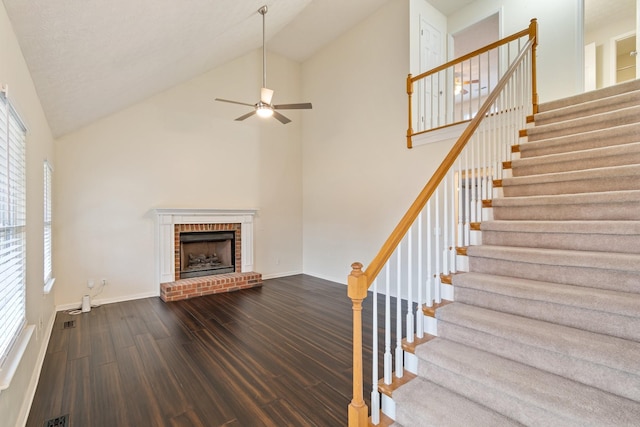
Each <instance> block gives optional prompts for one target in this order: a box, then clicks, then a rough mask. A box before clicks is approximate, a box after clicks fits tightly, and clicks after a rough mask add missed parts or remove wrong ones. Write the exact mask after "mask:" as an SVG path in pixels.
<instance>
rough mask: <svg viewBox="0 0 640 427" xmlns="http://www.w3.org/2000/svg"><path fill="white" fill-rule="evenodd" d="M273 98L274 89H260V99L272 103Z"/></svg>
mask: <svg viewBox="0 0 640 427" xmlns="http://www.w3.org/2000/svg"><path fill="white" fill-rule="evenodd" d="M271 98H273V91H272V90H271V89H267V88H266V87H263V88H261V89H260V101H262V102H264V103H265V104H271Z"/></svg>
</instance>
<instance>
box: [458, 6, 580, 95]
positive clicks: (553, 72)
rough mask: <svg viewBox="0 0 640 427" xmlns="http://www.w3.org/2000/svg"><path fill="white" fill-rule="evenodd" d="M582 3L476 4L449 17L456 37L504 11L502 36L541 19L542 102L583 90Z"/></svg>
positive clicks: (539, 54)
mask: <svg viewBox="0 0 640 427" xmlns="http://www.w3.org/2000/svg"><path fill="white" fill-rule="evenodd" d="M581 4H582V1H581V0H562V1H558V0H536V1H531V0H509V1H505V0H476V1H475V2H473V3H471V4H469V5H468V6H467V7H465V8H463V9H461V10H459V11H458V12H454V13H453V14H451V15H449V17H448V22H447V24H448V31H449V32H450V33H456V32H458V31H460V30H461V29H463V28H465V27H468V26H469V25H471V24H473V23H475V22H478V20H480V19H483V18H485V17H487V16H489V15H491V14H493V13H495V12H496V11H497V10H499V9H500V8H502V11H503V16H502V25H503V27H502V28H503V32H504V33H503V36H508V35H510V34H513V33H516V32H518V31H520V30H523V29H525V28H527V27H528V26H529V21H530V20H531V19H532V18H537V19H538V30H539V44H538V63H537V65H538V94H539V97H540V102H545V101H551V100H554V99H558V98H563V97H566V96H570V95H574V94H576V93H580V92H582V90H583V83H582V80H583V79H582V76H583V59H582V58H583V51H584V43H583V34H582V24H581V22H582V6H581Z"/></svg>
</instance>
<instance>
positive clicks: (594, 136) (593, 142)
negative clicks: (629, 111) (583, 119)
mask: <svg viewBox="0 0 640 427" xmlns="http://www.w3.org/2000/svg"><path fill="white" fill-rule="evenodd" d="M533 129H535V128H533ZM527 139H528V141H527V142H523V143H521V144H519V145H520V147H519V149H520V158H528V157H535V156H542V155H548V154H559V153H570V152H573V151H579V150H588V149H593V148H601V147H611V146H615V145H624V144H629V143H635V142H639V141H640V123H632V124H627V125H622V126H612V127H607V128H605V129H599V130H593V131H589V132H581V133H577V134H573V135H566V136H560V137H554V138H545V139H540V140H536V141H533V140H532V139H530V138H527Z"/></svg>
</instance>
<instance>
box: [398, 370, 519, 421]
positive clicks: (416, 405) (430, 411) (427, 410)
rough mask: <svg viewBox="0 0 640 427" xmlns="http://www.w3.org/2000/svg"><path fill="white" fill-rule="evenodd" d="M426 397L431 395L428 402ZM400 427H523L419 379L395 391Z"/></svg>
mask: <svg viewBox="0 0 640 427" xmlns="http://www.w3.org/2000/svg"><path fill="white" fill-rule="evenodd" d="M425 396H429V398H428V399H425ZM393 399H394V401H395V402H396V408H397V411H396V424H394V425H399V426H407V427H409V426H424V427H427V426H433V427H440V426H442V427H445V426H447V427H467V426H470V425H478V426H496V427H499V426H505V427H507V426H521V425H522V424H520V423H518V422H517V421H514V420H511V419H509V418H506V417H504V416H502V415H500V414H498V413H497V412H495V411H493V410H491V409H489V408H487V407H485V406H482V405H480V404H478V403H476V402H473V401H471V400H469V399H467V398H465V397H463V396H460V395H459V394H456V393H454V392H452V391H450V390H447V389H446V388H444V387H441V386H439V385H437V384H434V383H432V382H430V381H427V380H426V379H424V378H421V377H417V378H415V379H413V380H411V381H409V383H407V384H405V385H404V386H402V387H401V388H399V389H398V390H397V391H394V392H393Z"/></svg>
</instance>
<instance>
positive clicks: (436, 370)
mask: <svg viewBox="0 0 640 427" xmlns="http://www.w3.org/2000/svg"><path fill="white" fill-rule="evenodd" d="M418 374H419V375H420V376H422V377H424V378H428V379H429V381H432V382H434V383H436V384H438V385H441V386H443V387H446V388H448V389H450V390H454V391H455V392H457V393H458V394H460V395H462V396H464V397H466V398H467V399H471V400H473V401H476V402H483V404H485V405H486V406H487V407H489V408H490V409H493V410H494V411H496V412H498V413H501V414H504V415H505V416H507V417H509V418H512V419H514V420H516V421H518V422H520V423H522V424H524V425H528V426H557V427H569V426H575V427H583V425H581V423H580V422H576V421H574V420H570V419H567V418H560V417H559V416H558V414H555V413H553V412H551V411H548V410H546V409H544V408H540V407H535V406H532V405H528V404H527V403H526V402H523V401H522V400H520V399H519V398H518V397H517V394H518V393H517V391H513V392H512V393H506V392H505V391H504V390H500V389H495V388H492V387H488V386H487V385H486V384H483V383H481V382H478V381H474V380H472V379H469V378H466V377H464V376H462V375H459V374H457V373H455V371H452V370H449V369H444V368H442V367H440V366H437V365H434V364H433V363H429V362H427V361H425V363H420V367H419V370H418Z"/></svg>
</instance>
